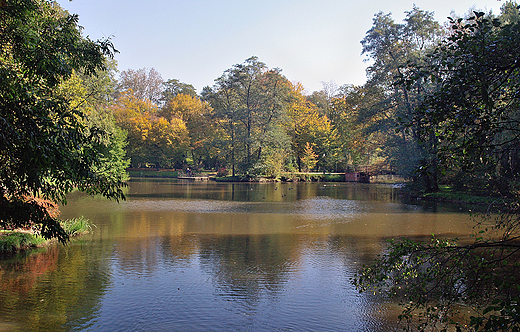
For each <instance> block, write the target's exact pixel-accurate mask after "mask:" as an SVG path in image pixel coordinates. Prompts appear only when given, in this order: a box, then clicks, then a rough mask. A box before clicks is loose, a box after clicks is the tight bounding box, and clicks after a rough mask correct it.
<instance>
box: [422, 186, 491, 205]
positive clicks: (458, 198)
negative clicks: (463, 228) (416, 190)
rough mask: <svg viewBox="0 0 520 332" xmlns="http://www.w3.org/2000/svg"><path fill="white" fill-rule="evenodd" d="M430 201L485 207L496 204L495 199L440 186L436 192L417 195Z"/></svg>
mask: <svg viewBox="0 0 520 332" xmlns="http://www.w3.org/2000/svg"><path fill="white" fill-rule="evenodd" d="M419 197H421V198H423V199H427V200H432V201H440V202H452V203H465V204H478V205H487V204H492V203H494V202H496V200H497V198H496V197H490V196H477V195H474V194H472V193H470V192H466V191H457V190H455V189H453V188H452V187H451V186H441V187H440V188H439V191H438V192H435V193H428V194H423V195H419Z"/></svg>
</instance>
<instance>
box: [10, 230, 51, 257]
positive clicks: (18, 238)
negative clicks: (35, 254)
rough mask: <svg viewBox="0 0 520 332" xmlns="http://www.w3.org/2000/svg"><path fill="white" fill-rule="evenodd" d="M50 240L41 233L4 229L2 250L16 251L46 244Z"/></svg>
mask: <svg viewBox="0 0 520 332" xmlns="http://www.w3.org/2000/svg"><path fill="white" fill-rule="evenodd" d="M46 242H48V240H46V239H45V238H43V237H42V236H41V235H37V234H33V233H29V232H21V231H2V232H1V233H0V252H15V251H18V250H26V249H29V248H35V247H38V246H42V245H44V244H45V243H46Z"/></svg>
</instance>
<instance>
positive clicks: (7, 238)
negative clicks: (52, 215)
mask: <svg viewBox="0 0 520 332" xmlns="http://www.w3.org/2000/svg"><path fill="white" fill-rule="evenodd" d="M61 226H62V227H63V229H64V230H65V232H67V234H68V235H69V236H70V237H74V236H78V235H81V234H85V233H88V232H90V231H91V230H92V225H91V224H90V222H89V221H88V219H86V218H84V217H79V218H73V219H69V220H65V221H62V222H61ZM50 242H51V241H50V240H47V239H45V238H44V237H42V236H41V235H39V234H35V233H33V232H30V231H22V230H14V231H0V252H1V253H12V252H16V251H20V250H27V249H30V248H37V247H41V246H44V245H46V244H48V243H50Z"/></svg>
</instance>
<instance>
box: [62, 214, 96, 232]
mask: <svg viewBox="0 0 520 332" xmlns="http://www.w3.org/2000/svg"><path fill="white" fill-rule="evenodd" d="M61 227H63V229H64V230H65V232H67V234H68V235H69V236H70V237H73V236H78V235H81V234H85V233H89V232H90V231H92V225H91V224H90V222H89V221H88V219H86V218H85V217H83V216H81V217H79V218H72V219H68V220H65V221H62V222H61Z"/></svg>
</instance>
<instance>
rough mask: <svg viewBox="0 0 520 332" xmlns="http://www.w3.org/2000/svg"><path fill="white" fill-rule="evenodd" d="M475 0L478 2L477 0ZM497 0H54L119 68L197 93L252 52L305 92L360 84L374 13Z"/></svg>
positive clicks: (495, 4)
mask: <svg viewBox="0 0 520 332" xmlns="http://www.w3.org/2000/svg"><path fill="white" fill-rule="evenodd" d="M477 1H478V2H477ZM504 1H505V0H503V1H497V0H435V1H432V0H415V1H413V0H410V1H409V0H392V1H388V0H364V1H359V0H357V1H356V0H256V1H254V0H184V1H181V0H149V1H146V2H145V1H142V0H140V1H136V0H125V1H123V0H73V1H68V0H58V1H57V2H58V3H59V4H60V5H61V6H62V7H63V8H64V9H66V10H68V11H69V12H70V13H75V14H78V15H79V24H80V25H81V26H83V27H84V30H83V34H84V35H85V36H87V35H88V36H89V37H90V38H91V39H94V40H96V39H100V38H105V37H111V38H112V41H113V43H114V45H115V47H116V49H117V50H118V51H119V52H120V53H119V54H117V55H116V56H115V59H116V60H117V62H118V69H119V71H123V70H126V69H140V68H148V69H150V68H155V69H156V70H157V71H158V72H159V73H160V74H161V76H162V78H163V79H164V80H165V81H166V80H168V79H178V80H180V81H181V82H184V83H188V84H192V85H193V86H194V87H195V88H196V89H197V91H198V92H201V91H202V88H203V87H204V86H213V84H214V80H215V79H216V78H218V77H220V76H221V75H222V74H223V73H224V71H225V70H227V69H229V68H231V67H232V66H233V65H235V64H239V63H243V62H244V61H245V60H246V59H248V58H249V57H251V56H257V57H258V59H259V60H260V61H262V62H264V63H265V64H266V65H267V66H268V67H269V68H280V69H282V74H283V75H285V77H287V79H289V80H290V81H292V82H300V83H302V84H303V86H304V87H305V89H306V92H307V93H312V92H313V91H318V90H321V89H322V87H323V84H322V82H333V83H335V84H337V85H338V86H339V85H343V84H354V85H361V84H363V83H364V82H365V80H366V75H365V69H366V66H367V63H366V62H364V61H363V59H364V56H362V55H361V44H360V41H361V40H362V39H363V38H364V36H365V34H366V32H367V31H368V30H370V28H371V27H372V19H373V17H374V14H376V13H378V12H379V11H382V12H384V13H392V17H393V18H394V20H395V22H398V23H402V20H403V19H404V17H405V15H406V14H405V12H406V11H410V10H411V9H412V8H413V6H414V4H415V5H416V6H417V7H418V8H420V9H422V10H427V11H431V12H434V13H435V19H436V20H437V21H439V22H440V23H444V22H445V21H446V18H447V17H448V16H450V13H452V12H454V13H456V14H458V15H459V16H463V15H464V14H465V13H467V12H468V10H469V9H471V8H473V9H479V10H483V11H492V12H493V13H495V14H498V13H500V7H501V6H502V5H503V3H504Z"/></svg>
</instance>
